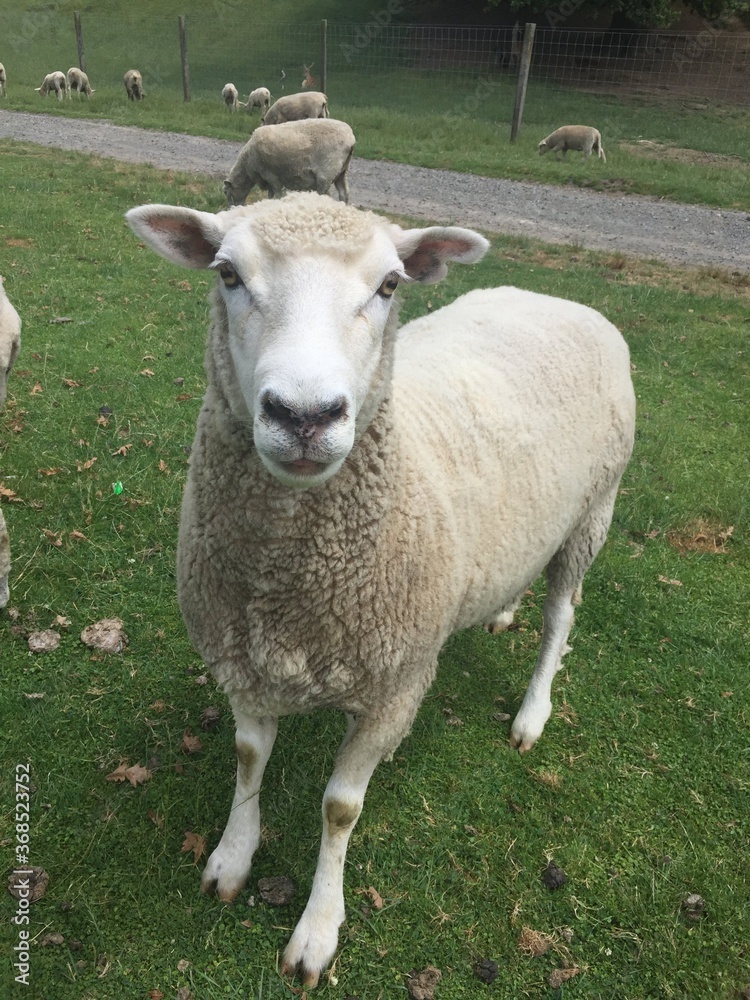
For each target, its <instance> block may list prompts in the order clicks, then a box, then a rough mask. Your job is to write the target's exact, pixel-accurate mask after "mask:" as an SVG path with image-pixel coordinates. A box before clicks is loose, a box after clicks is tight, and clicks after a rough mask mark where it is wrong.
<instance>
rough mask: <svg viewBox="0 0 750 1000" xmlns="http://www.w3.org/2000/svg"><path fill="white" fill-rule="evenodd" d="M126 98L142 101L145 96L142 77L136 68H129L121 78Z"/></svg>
mask: <svg viewBox="0 0 750 1000" xmlns="http://www.w3.org/2000/svg"><path fill="white" fill-rule="evenodd" d="M122 82H123V83H124V84H125V90H126V91H127V93H128V99H129V100H131V101H142V100H143V98H144V97H145V96H146V94H145V93H144V90H143V77H142V76H141V74H140V73H139V72H138V70H137V69H129V70H128V71H127V73H126V74H125V76H123V78H122Z"/></svg>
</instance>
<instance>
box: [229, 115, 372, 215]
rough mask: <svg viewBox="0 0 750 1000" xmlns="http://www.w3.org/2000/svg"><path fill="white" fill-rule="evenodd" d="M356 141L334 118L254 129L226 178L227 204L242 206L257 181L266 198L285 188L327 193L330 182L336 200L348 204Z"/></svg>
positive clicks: (346, 127)
mask: <svg viewBox="0 0 750 1000" xmlns="http://www.w3.org/2000/svg"><path fill="white" fill-rule="evenodd" d="M354 142H355V140H354V133H353V132H352V130H351V128H350V127H349V126H348V125H347V124H346V122H340V121H336V119H335V118H328V119H319V118H309V119H305V120H304V121H298V122H282V123H281V124H280V125H274V127H273V128H257V129H256V130H255V131H254V132H253V134H252V135H251V136H250V138H249V139H248V141H247V142H246V143H245V145H244V146H243V147H242V149H241V150H240V154H239V156H238V157H237V160H236V161H235V163H234V166H233V167H232V169H231V171H230V173H229V176H228V177H227V179H226V180H225V181H224V194H225V195H226V199H227V204H228V205H229V207H230V208H231V207H232V205H241V204H242V203H243V202H244V200H245V198H246V197H247V196H248V194H249V193H250V191H251V189H252V188H253V187H255V185H256V184H257V185H258V186H259V187H261V188H262V189H263V190H264V191H267V192H268V197H269V198H280V197H281V196H282V194H283V193H284V191H285V190H287V191H317V192H318V194H326V193H327V191H328V190H329V188H330V187H331V185H332V184H333V185H334V186H335V188H336V191H337V193H338V196H339V200H340V201H345V202H348V201H349V180H348V177H347V171H348V169H349V163H350V161H351V158H352V153H353V151H354Z"/></svg>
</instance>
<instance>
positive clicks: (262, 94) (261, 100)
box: [245, 87, 271, 117]
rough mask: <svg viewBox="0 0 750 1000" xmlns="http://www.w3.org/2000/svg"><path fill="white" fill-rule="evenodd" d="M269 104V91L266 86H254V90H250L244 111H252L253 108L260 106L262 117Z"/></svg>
mask: <svg viewBox="0 0 750 1000" xmlns="http://www.w3.org/2000/svg"><path fill="white" fill-rule="evenodd" d="M270 106H271V91H270V90H269V89H268V87H256V88H255V90H253V91H251V93H250V96H249V97H248V99H247V102H246V104H245V111H252V110H253V109H254V108H260V111H261V117H263V114H264V112H266V111H268V109H269V107H270Z"/></svg>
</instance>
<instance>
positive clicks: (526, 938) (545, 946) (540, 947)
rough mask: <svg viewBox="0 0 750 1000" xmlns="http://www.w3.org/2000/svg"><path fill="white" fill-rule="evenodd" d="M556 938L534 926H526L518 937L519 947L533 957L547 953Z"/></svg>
mask: <svg viewBox="0 0 750 1000" xmlns="http://www.w3.org/2000/svg"><path fill="white" fill-rule="evenodd" d="M554 943H555V939H554V938H553V937H551V936H550V935H549V934H545V933H543V931H535V930H534V929H533V928H532V927H524V928H523V929H522V930H521V934H520V936H519V938H518V949H519V951H522V952H524V954H526V955H530V956H531V958H539V956H540V955H546V954H547V952H548V951H549V950H550V948H551V947H552V945H553V944H554Z"/></svg>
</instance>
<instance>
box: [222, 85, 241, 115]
mask: <svg viewBox="0 0 750 1000" xmlns="http://www.w3.org/2000/svg"><path fill="white" fill-rule="evenodd" d="M221 99H222V101H223V102H224V107H225V108H226V109H227V111H236V110H237V108H238V107H239V106H240V95H239V94H238V93H237V88H236V87H235V85H234V84H233V83H225V84H224V86H223V87H222V90H221Z"/></svg>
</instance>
